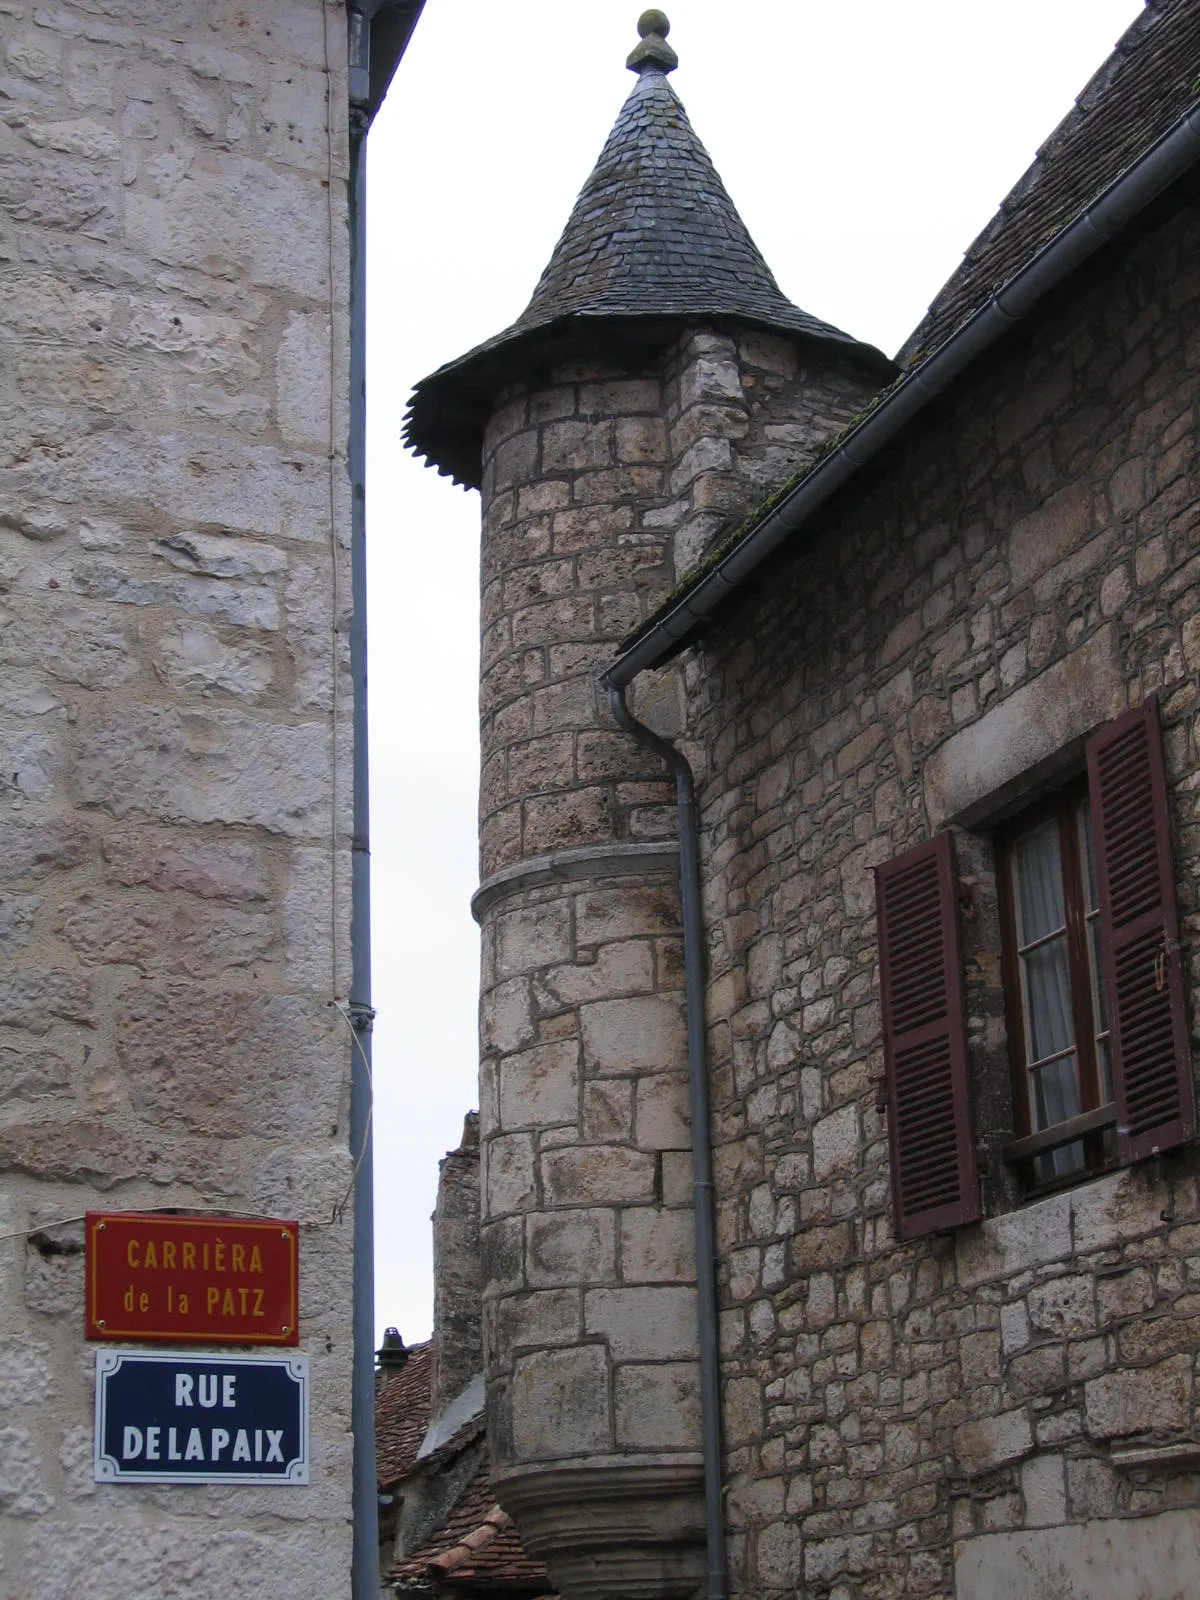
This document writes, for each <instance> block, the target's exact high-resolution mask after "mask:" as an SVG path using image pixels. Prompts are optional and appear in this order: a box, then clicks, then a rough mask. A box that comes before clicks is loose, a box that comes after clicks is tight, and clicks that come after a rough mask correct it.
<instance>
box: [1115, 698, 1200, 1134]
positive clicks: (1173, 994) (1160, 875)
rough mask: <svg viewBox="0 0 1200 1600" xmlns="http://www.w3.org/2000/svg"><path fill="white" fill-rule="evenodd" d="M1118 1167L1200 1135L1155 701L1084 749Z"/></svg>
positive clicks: (1139, 708) (1117, 723)
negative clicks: (1197, 1128)
mask: <svg viewBox="0 0 1200 1600" xmlns="http://www.w3.org/2000/svg"><path fill="white" fill-rule="evenodd" d="M1088 786H1089V788H1090V791H1091V799H1092V814H1093V816H1092V821H1093V831H1094V834H1095V840H1096V878H1097V884H1098V888H1099V908H1100V931H1101V944H1102V947H1103V952H1104V956H1103V959H1104V965H1105V969H1106V970H1105V982H1106V984H1107V988H1108V1014H1109V1022H1110V1026H1111V1030H1112V1067H1113V1089H1114V1093H1115V1096H1116V1102H1117V1134H1118V1139H1119V1148H1120V1155H1121V1160H1122V1161H1124V1162H1129V1161H1139V1160H1141V1159H1142V1157H1144V1156H1150V1155H1154V1154H1156V1153H1157V1152H1158V1151H1159V1150H1169V1149H1170V1148H1171V1147H1172V1146H1173V1145H1177V1144H1182V1143H1183V1142H1184V1140H1186V1139H1190V1138H1191V1137H1192V1136H1193V1134H1194V1133H1195V1131H1196V1105H1195V1096H1194V1093H1193V1089H1192V1060H1191V1050H1190V1048H1189V1045H1188V1030H1187V1016H1186V1012H1185V1009H1184V997H1183V968H1182V963H1181V960H1180V953H1179V914H1178V912H1177V910H1176V906H1175V878H1174V873H1173V871H1172V867H1171V825H1170V818H1169V816H1168V814H1167V791H1166V780H1165V778H1164V775H1163V758H1162V732H1161V730H1160V728H1159V721H1158V701H1157V700H1156V699H1155V698H1154V697H1153V696H1152V697H1151V698H1150V699H1149V700H1147V702H1146V703H1145V705H1144V706H1139V707H1138V708H1137V709H1136V710H1133V711H1127V712H1126V713H1125V715H1124V716H1122V717H1118V718H1117V720H1116V721H1115V722H1113V723H1110V724H1109V726H1108V727H1107V728H1104V729H1103V730H1102V731H1101V732H1100V733H1098V734H1096V736H1095V737H1094V738H1093V739H1092V740H1091V741H1090V743H1089V744H1088Z"/></svg>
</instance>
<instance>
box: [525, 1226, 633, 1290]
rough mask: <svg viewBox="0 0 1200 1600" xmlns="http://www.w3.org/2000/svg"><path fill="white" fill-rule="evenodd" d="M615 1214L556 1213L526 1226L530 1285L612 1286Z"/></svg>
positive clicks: (614, 1253) (540, 1286)
mask: <svg viewBox="0 0 1200 1600" xmlns="http://www.w3.org/2000/svg"><path fill="white" fill-rule="evenodd" d="M616 1234H617V1230H616V1222H615V1217H614V1213H613V1212H612V1211H607V1210H606V1211H597V1210H584V1211H570V1212H555V1213H552V1214H550V1215H548V1216H537V1215H534V1216H531V1217H530V1218H529V1220H528V1222H527V1223H526V1244H525V1264H526V1274H527V1276H528V1279H529V1282H530V1284H531V1285H533V1286H535V1287H539V1288H545V1287H547V1286H550V1285H554V1284H572V1283H611V1282H612V1280H613V1278H614V1277H615V1275H616V1262H617V1257H616Z"/></svg>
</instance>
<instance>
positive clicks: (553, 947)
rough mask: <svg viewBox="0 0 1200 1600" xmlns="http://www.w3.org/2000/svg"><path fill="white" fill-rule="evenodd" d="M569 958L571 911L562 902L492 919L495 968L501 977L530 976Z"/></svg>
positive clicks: (503, 914) (508, 913)
mask: <svg viewBox="0 0 1200 1600" xmlns="http://www.w3.org/2000/svg"><path fill="white" fill-rule="evenodd" d="M570 954H571V908H570V906H569V905H567V904H564V903H562V902H558V903H553V902H552V903H551V904H549V905H540V906H537V907H532V908H530V909H529V910H528V911H526V910H520V911H508V912H504V913H502V914H501V915H500V916H498V917H497V918H496V966H497V970H498V972H499V975H500V976H501V977H511V976H513V975H514V974H516V973H520V972H532V971H534V970H536V969H537V968H538V967H543V966H549V965H551V964H553V963H554V962H558V961H565V960H567V958H568V957H569V956H570Z"/></svg>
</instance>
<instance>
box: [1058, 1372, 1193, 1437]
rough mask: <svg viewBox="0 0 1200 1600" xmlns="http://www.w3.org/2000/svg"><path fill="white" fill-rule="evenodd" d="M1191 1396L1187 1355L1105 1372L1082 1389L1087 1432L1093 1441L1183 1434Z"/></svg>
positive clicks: (1185, 1430) (1189, 1409)
mask: <svg viewBox="0 0 1200 1600" xmlns="http://www.w3.org/2000/svg"><path fill="white" fill-rule="evenodd" d="M1192 1392H1193V1380H1192V1358H1191V1357H1190V1356H1188V1355H1178V1356H1172V1357H1170V1358H1169V1359H1168V1360H1166V1361H1160V1362H1159V1363H1158V1365H1157V1366H1153V1367H1143V1368H1136V1369H1134V1370H1131V1371H1128V1370H1127V1371H1119V1372H1108V1373H1105V1374H1104V1375H1103V1377H1099V1378H1094V1379H1093V1380H1092V1381H1091V1382H1090V1383H1088V1384H1086V1385H1085V1386H1084V1403H1085V1407H1086V1411H1087V1427H1088V1432H1089V1433H1090V1434H1091V1435H1092V1437H1093V1438H1095V1439H1112V1438H1116V1437H1120V1436H1122V1435H1125V1434H1133V1433H1153V1432H1156V1431H1162V1432H1164V1433H1175V1434H1181V1433H1186V1432H1187V1430H1188V1428H1189V1426H1190V1418H1191V1405H1192Z"/></svg>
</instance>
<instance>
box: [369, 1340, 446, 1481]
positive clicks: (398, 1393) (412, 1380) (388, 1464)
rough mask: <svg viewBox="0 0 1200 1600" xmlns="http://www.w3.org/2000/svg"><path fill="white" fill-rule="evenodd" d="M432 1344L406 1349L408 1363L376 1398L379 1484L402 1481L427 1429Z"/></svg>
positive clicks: (416, 1345) (376, 1457)
mask: <svg viewBox="0 0 1200 1600" xmlns="http://www.w3.org/2000/svg"><path fill="white" fill-rule="evenodd" d="M432 1375H433V1341H432V1340H428V1341H427V1342H426V1343H425V1344H414V1345H411V1346H410V1347H409V1351H408V1360H407V1361H406V1362H405V1363H404V1365H403V1366H402V1367H401V1368H400V1370H399V1372H397V1373H396V1375H395V1376H394V1377H392V1378H389V1379H388V1381H387V1383H386V1384H385V1385H384V1386H383V1388H382V1389H381V1390H380V1391H379V1393H378V1394H377V1395H376V1396H375V1465H376V1473H377V1476H378V1479H379V1483H380V1485H381V1486H382V1485H384V1484H389V1483H395V1482H396V1480H397V1478H402V1477H403V1476H404V1474H405V1473H406V1472H407V1471H408V1470H409V1468H410V1467H411V1466H412V1464H413V1462H414V1461H415V1460H416V1458H417V1451H418V1450H419V1449H420V1448H421V1440H422V1439H423V1438H424V1437H425V1430H426V1429H427V1428H428V1427H429V1405H430V1379H431V1377H432Z"/></svg>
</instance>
